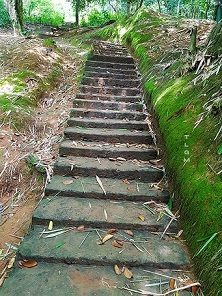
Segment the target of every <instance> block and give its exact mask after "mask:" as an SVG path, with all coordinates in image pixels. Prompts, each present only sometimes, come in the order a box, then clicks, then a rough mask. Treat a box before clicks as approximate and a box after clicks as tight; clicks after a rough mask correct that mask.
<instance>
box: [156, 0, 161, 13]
mask: <svg viewBox="0 0 222 296" xmlns="http://www.w3.org/2000/svg"><path fill="white" fill-rule="evenodd" d="M157 2H158V7H159V13H161V6H160V0H157Z"/></svg>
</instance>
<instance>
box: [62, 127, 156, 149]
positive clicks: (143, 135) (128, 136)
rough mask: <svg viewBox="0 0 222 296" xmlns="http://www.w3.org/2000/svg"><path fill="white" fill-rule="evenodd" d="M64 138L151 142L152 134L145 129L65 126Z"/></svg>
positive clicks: (130, 142) (111, 141) (115, 141)
mask: <svg viewBox="0 0 222 296" xmlns="http://www.w3.org/2000/svg"><path fill="white" fill-rule="evenodd" d="M64 134H65V137H66V139H70V140H75V141H104V142H107V143H129V144H134V143H137V144H146V145H147V144H153V138H152V134H151V133H149V132H147V131H132V130H127V131H125V130H117V129H102V128H84V127H80V126H79V127H72V126H70V127H67V128H66V129H65V131H64Z"/></svg>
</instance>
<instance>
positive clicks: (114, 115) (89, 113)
mask: <svg viewBox="0 0 222 296" xmlns="http://www.w3.org/2000/svg"><path fill="white" fill-rule="evenodd" d="M70 116H72V117H78V116H80V117H87V118H89V117H95V118H104V119H128V120H136V121H141V120H145V119H146V117H147V115H146V114H145V113H143V112H137V111H127V110H126V111H118V110H114V111H113V110H96V109H86V108H72V109H70Z"/></svg>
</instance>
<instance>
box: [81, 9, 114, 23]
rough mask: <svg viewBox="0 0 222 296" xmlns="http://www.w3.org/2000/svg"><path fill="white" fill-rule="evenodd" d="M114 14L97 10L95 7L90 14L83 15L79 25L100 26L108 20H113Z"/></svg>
mask: <svg viewBox="0 0 222 296" xmlns="http://www.w3.org/2000/svg"><path fill="white" fill-rule="evenodd" d="M115 19H116V15H113V14H112V13H111V12H109V11H105V10H103V11H98V10H97V9H94V10H92V12H90V14H89V15H88V16H87V18H86V17H84V16H83V18H82V20H81V22H80V25H81V26H82V27H87V26H100V25H103V24H105V23H107V22H109V21H110V20H115Z"/></svg>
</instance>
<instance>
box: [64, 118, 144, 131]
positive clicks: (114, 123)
mask: <svg viewBox="0 0 222 296" xmlns="http://www.w3.org/2000/svg"><path fill="white" fill-rule="evenodd" d="M67 124H68V126H82V127H91V128H108V129H110V128H111V129H128V130H138V131H147V123H146V122H145V121H137V120H130V121H127V120H124V119H120V120H118V119H104V118H87V117H84V118H79V117H70V118H69V119H68V121H67Z"/></svg>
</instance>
